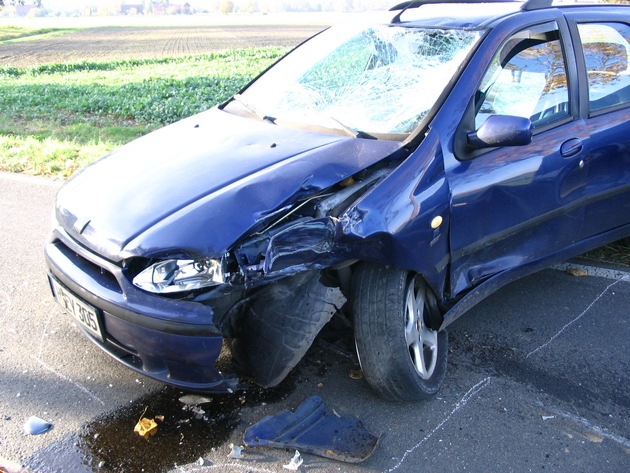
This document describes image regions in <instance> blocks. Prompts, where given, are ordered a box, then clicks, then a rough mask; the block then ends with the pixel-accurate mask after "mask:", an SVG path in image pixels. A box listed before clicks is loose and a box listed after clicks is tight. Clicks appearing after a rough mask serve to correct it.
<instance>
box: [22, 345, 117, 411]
mask: <svg viewBox="0 0 630 473" xmlns="http://www.w3.org/2000/svg"><path fill="white" fill-rule="evenodd" d="M31 358H32V359H33V360H35V361H37V362H38V363H39V364H40V365H42V367H43V368H45V369H47V370H48V371H50V372H51V373H52V374H54V375H56V376H58V377H59V378H61V379H63V380H64V381H67V382H69V383H71V384H73V385H74V386H75V387H76V388H77V389H79V390H80V391H83V392H84V393H85V394H87V395H88V396H90V397H91V398H92V399H94V400H95V401H98V402H99V403H100V404H101V405H103V406H104V405H105V403H104V402H103V401H102V400H101V399H100V398H99V397H98V396H97V395H95V394H93V393H92V392H90V390H89V389H88V388H86V387H85V386H83V385H81V384H79V383H77V382H76V381H73V380H72V379H70V378H68V377H67V376H65V375H63V374H61V373H60V372H59V371H57V370H55V369H53V368H51V367H50V366H48V365H47V364H46V363H44V362H43V361H42V360H40V359H39V358H36V357H34V356H32V355H31Z"/></svg>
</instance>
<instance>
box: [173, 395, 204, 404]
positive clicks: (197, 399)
mask: <svg viewBox="0 0 630 473" xmlns="http://www.w3.org/2000/svg"><path fill="white" fill-rule="evenodd" d="M179 402H181V403H182V404H186V405H187V406H198V405H200V404H208V403H209V402H212V398H210V397H206V396H200V395H198V394H186V395H185V396H182V397H180V398H179Z"/></svg>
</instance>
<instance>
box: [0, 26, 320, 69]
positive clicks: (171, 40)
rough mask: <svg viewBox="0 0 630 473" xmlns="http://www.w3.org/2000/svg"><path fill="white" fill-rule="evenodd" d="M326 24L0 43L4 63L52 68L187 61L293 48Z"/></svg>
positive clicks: (83, 33) (85, 34)
mask: <svg viewBox="0 0 630 473" xmlns="http://www.w3.org/2000/svg"><path fill="white" fill-rule="evenodd" d="M323 28H324V27H323V26H321V25H256V26H246V25H230V26H218V25H212V26H199V25H197V26H178V27H169V26H147V27H129V26H116V27H100V28H89V29H84V30H79V31H75V32H73V33H69V34H66V35H63V36H57V37H53V38H47V39H42V40H33V41H25V42H18V43H12V44H0V64H2V65H3V66H14V67H29V66H35V65H39V64H48V63H67V62H79V61H84V60H86V61H111V60H116V59H141V58H142V59H144V58H158V57H173V56H188V55H194V54H203V53H209V52H212V51H221V50H226V49H233V48H239V49H240V48H256V47H264V46H294V45H297V44H298V43H300V42H301V41H303V40H304V39H306V38H308V37H309V36H311V35H313V34H315V33H316V32H318V31H321V30H322V29H323Z"/></svg>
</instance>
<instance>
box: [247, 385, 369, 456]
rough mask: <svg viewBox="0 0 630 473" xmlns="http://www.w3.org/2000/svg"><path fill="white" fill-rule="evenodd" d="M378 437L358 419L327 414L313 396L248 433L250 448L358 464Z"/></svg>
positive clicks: (270, 418)
mask: <svg viewBox="0 0 630 473" xmlns="http://www.w3.org/2000/svg"><path fill="white" fill-rule="evenodd" d="M378 440H379V438H378V437H376V436H374V435H372V434H371V433H370V432H369V431H368V430H367V429H366V428H365V426H364V425H363V422H361V421H360V420H358V419H352V418H346V417H338V416H337V415H336V414H335V413H331V412H328V410H327V409H326V406H325V405H324V401H323V400H322V399H321V398H320V397H319V396H311V397H309V398H308V399H307V400H306V401H304V402H303V403H302V404H300V405H299V406H298V407H297V408H296V409H295V411H294V412H291V411H288V410H287V411H283V412H281V413H280V414H277V415H275V416H267V417H265V418H263V419H261V420H260V421H258V422H256V423H255V424H254V425H251V426H250V427H248V428H247V429H246V430H245V434H244V435H243V442H244V443H245V445H246V446H248V447H256V446H269V447H273V448H291V449H299V451H301V452H306V453H311V454H313V455H319V456H322V457H325V458H331V459H333V460H340V461H345V462H350V463H359V462H362V461H364V460H366V459H367V458H369V456H370V455H372V453H373V452H374V449H375V448H376V445H377V443H378Z"/></svg>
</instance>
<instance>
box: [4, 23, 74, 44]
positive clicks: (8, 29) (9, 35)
mask: <svg viewBox="0 0 630 473" xmlns="http://www.w3.org/2000/svg"><path fill="white" fill-rule="evenodd" d="M77 29H78V28H22V27H20V26H0V44H8V43H15V42H17V41H32V40H34V39H44V38H51V37H53V36H60V35H64V34H66V33H71V32H72V31H76V30H77Z"/></svg>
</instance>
